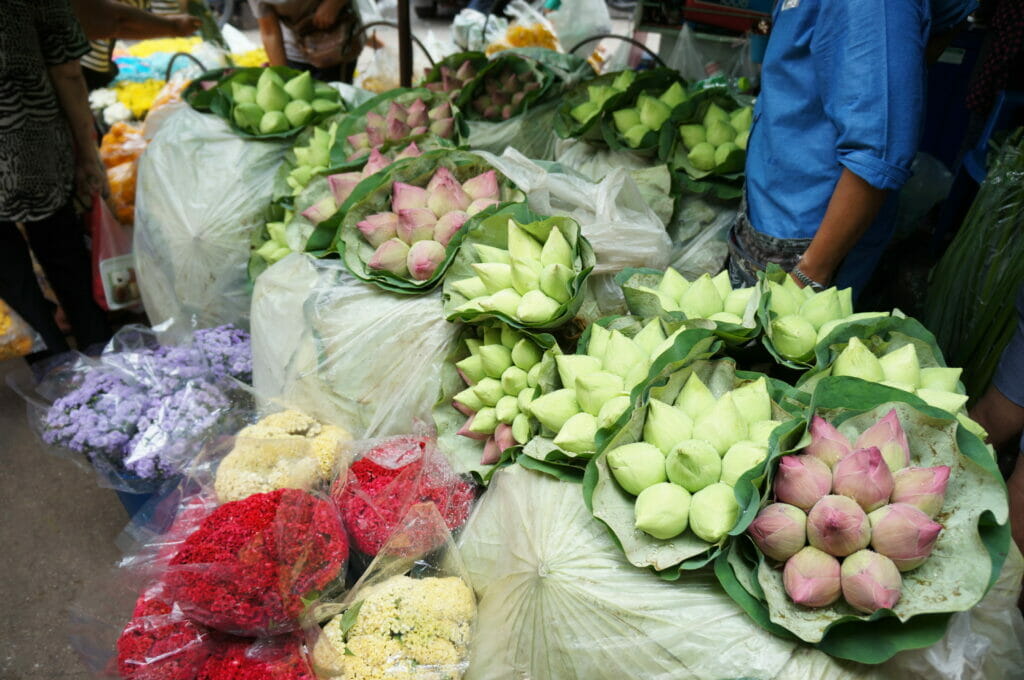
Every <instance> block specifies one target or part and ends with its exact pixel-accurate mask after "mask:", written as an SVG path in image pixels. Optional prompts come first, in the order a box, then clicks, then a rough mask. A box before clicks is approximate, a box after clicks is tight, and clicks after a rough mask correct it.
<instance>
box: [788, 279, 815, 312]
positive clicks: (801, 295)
mask: <svg viewBox="0 0 1024 680" xmlns="http://www.w3.org/2000/svg"><path fill="white" fill-rule="evenodd" d="M782 287H783V288H785V289H786V290H788V291H789V294H790V295H792V296H793V299H794V300H796V302H797V306H798V307H799V306H800V305H802V304H803V303H804V300H807V299H808V298H812V297H814V296H815V292H814V289H813V288H811V287H810V286H804V287H802V288H801V287H800V284H799V283H797V282H796V279H794V278H793V277H792V276H787V277H786V278H785V279H783V280H782Z"/></svg>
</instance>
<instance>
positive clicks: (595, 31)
mask: <svg viewBox="0 0 1024 680" xmlns="http://www.w3.org/2000/svg"><path fill="white" fill-rule="evenodd" d="M546 18H547V19H548V21H549V22H550V23H551V25H552V26H553V27H554V29H555V34H556V35H557V36H558V42H559V43H561V44H562V46H563V47H564V48H565V49H567V50H571V49H572V48H574V47H576V45H578V44H579V43H581V42H582V41H584V40H586V39H587V38H590V37H593V36H595V35H605V34H608V33H613V32H614V31H613V27H612V18H611V15H610V14H609V12H608V5H606V4H605V3H604V2H603V0H575V1H574V2H563V3H562V6H561V7H559V8H558V9H556V10H555V11H554V12H552V13H551V14H548V15H547V17H546ZM597 44H598V41H594V42H591V43H587V44H586V45H584V47H586V48H587V49H588V50H591V51H593V50H594V49H595V48H596V47H597ZM583 53H584V54H585V53H586V52H583Z"/></svg>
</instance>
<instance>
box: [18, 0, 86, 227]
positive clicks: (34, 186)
mask: <svg viewBox="0 0 1024 680" xmlns="http://www.w3.org/2000/svg"><path fill="white" fill-rule="evenodd" d="M88 49H89V43H88V42H87V41H86V39H85V35H84V34H83V33H82V29H81V27H80V26H79V25H78V22H77V21H76V19H75V15H74V14H73V13H72V11H71V6H70V4H69V2H68V0H3V9H2V10H0V221H12V222H33V221H38V220H41V219H43V218H45V217H48V216H50V215H52V214H53V213H55V212H56V211H57V210H58V209H59V208H61V207H62V206H63V205H64V204H65V203H67V201H68V199H69V198H70V196H71V189H72V185H73V184H74V168H75V163H74V160H75V159H74V148H73V146H72V139H71V130H70V129H69V127H68V123H67V119H66V118H65V117H64V113H63V112H62V110H61V108H60V104H59V102H58V101H57V95H56V93H55V92H54V89H53V85H52V84H51V82H50V78H49V76H48V73H47V68H48V67H50V66H56V65H58V64H63V63H66V62H68V61H72V60H74V59H78V58H79V57H80V56H82V55H83V54H84V53H85V52H86V51H87V50H88Z"/></svg>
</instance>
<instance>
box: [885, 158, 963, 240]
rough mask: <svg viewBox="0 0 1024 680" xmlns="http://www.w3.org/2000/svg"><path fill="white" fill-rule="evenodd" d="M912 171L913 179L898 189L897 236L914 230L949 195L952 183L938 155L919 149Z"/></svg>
mask: <svg viewBox="0 0 1024 680" xmlns="http://www.w3.org/2000/svg"><path fill="white" fill-rule="evenodd" d="M910 171H911V173H912V174H911V176H910V179H909V180H907V183H906V184H905V185H904V186H903V188H902V189H900V193H899V207H898V208H897V212H896V230H895V232H894V235H893V238H895V239H901V238H906V237H908V236H910V235H911V234H913V233H914V231H916V230H917V229H918V228H919V227H920V226H921V221H922V220H923V219H924V218H925V216H926V215H927V214H928V213H929V212H930V211H931V209H932V208H934V207H935V206H937V205H938V204H939V203H940V202H942V201H943V200H944V199H945V198H946V196H948V195H949V190H950V188H951V187H952V186H953V174H952V173H951V172H950V171H949V169H948V168H946V166H945V165H943V164H942V161H940V160H939V159H938V158H936V157H935V156H932V155H929V154H926V153H923V152H922V153H918V154H917V156H915V157H914V162H913V164H912V165H911V166H910Z"/></svg>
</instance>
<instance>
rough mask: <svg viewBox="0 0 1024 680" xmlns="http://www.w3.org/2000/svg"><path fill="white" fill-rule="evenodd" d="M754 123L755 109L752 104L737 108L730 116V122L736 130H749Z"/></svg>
mask: <svg viewBox="0 0 1024 680" xmlns="http://www.w3.org/2000/svg"><path fill="white" fill-rule="evenodd" d="M753 123H754V111H753V108H752V107H750V106H744V107H743V108H742V109H737V110H736V111H733V112H732V115H731V116H729V124H730V125H732V126H733V128H735V129H736V130H749V129H750V126H751V125H753Z"/></svg>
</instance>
